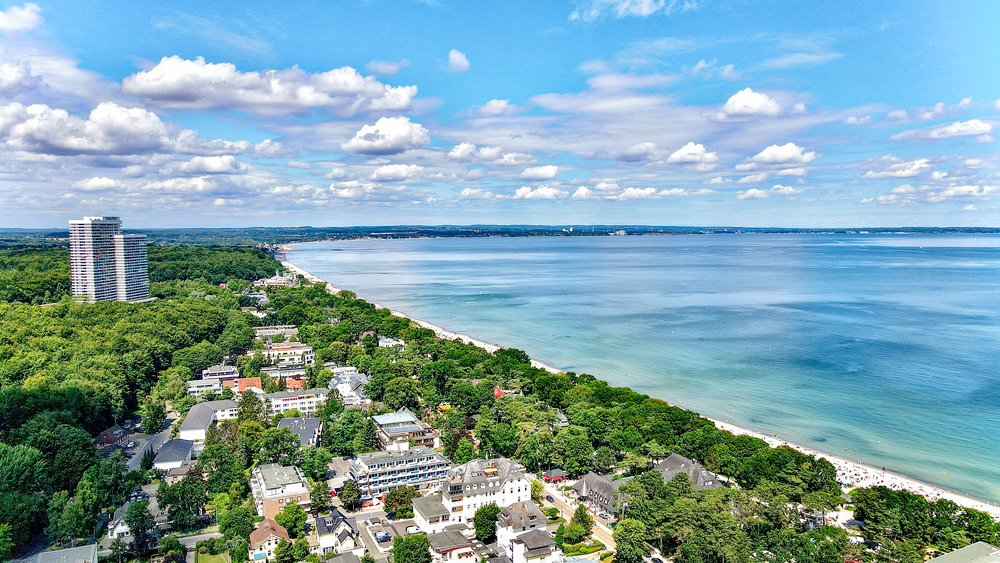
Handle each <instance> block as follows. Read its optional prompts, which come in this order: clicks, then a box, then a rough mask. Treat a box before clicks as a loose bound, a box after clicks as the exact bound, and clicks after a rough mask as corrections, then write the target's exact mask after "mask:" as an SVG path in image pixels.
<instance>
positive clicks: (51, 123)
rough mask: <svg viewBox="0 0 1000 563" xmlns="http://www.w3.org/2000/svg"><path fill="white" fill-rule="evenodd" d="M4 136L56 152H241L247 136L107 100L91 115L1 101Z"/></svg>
mask: <svg viewBox="0 0 1000 563" xmlns="http://www.w3.org/2000/svg"><path fill="white" fill-rule="evenodd" d="M0 142H2V144H3V146H5V147H7V148H8V149H11V150H18V151H28V152H33V153H42V154H53V155H73V154H142V153H149V152H157V151H160V152H174V151H176V152H183V153H188V154H240V153H242V152H245V151H246V150H247V148H248V147H249V143H247V142H246V141H239V142H230V141H226V140H223V139H217V140H215V141H208V140H205V139H202V138H200V137H198V134H197V133H196V132H195V131H191V130H190V129H179V128H177V127H174V126H170V125H169V124H167V123H164V122H163V121H161V120H160V118H159V117H157V115H156V114H155V113H153V112H151V111H148V110H144V109H142V108H125V107H122V106H119V105H118V104H115V103H113V102H105V103H102V104H100V105H98V106H97V107H96V108H94V109H93V110H92V111H91V112H90V115H89V116H88V119H81V118H79V117H77V116H75V115H70V114H69V112H67V111H65V110H62V109H54V108H50V107H49V106H47V105H44V104H34V105H31V106H24V105H23V104H19V103H12V104H8V105H6V106H0Z"/></svg>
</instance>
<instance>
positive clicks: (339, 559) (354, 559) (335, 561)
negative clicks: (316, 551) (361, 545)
mask: <svg viewBox="0 0 1000 563" xmlns="http://www.w3.org/2000/svg"><path fill="white" fill-rule="evenodd" d="M326 563H361V558H360V557H358V556H357V555H354V554H353V553H345V554H344V555H338V556H336V557H332V558H330V559H327V560H326Z"/></svg>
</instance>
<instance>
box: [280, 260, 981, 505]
mask: <svg viewBox="0 0 1000 563" xmlns="http://www.w3.org/2000/svg"><path fill="white" fill-rule="evenodd" d="M291 246H292V245H291V244H289V245H281V248H282V249H283V250H285V251H288V250H290V247H291ZM281 264H282V266H284V267H285V268H287V269H288V270H290V271H292V272H295V273H296V274H301V275H302V276H303V277H305V278H306V279H308V280H309V281H311V282H313V283H325V284H327V291H328V292H330V293H334V294H335V293H337V292H339V291H341V288H337V287H334V286H332V285H331V284H329V283H328V282H326V281H325V280H323V279H321V278H319V277H318V276H315V275H313V274H312V273H310V272H308V271H306V270H304V269H302V268H300V267H298V266H296V265H295V264H292V263H291V262H289V261H288V260H287V258H286V259H285V260H281ZM373 305H375V307H377V308H380V309H389V312H390V313H392V314H393V315H396V316H399V317H403V318H406V319H409V320H411V321H413V322H415V323H417V324H418V325H420V326H421V327H423V328H428V329H431V330H433V331H434V333H435V334H436V335H437V336H438V337H440V338H446V339H448V340H460V341H462V342H465V343H467V344H473V345H475V346H478V347H480V348H483V349H485V350H487V351H488V352H495V351H496V350H498V349H500V346H498V345H496V344H490V343H487V342H483V341H481V340H477V339H474V338H471V337H469V336H466V335H464V334H459V333H455V332H451V331H448V330H446V329H444V328H442V327H439V326H437V325H433V324H431V323H428V322H425V321H422V320H420V319H415V318H413V317H410V316H409V315H406V314H405V313H401V312H399V311H395V310H393V309H391V308H388V307H383V306H381V305H379V304H377V303H373ZM531 365H532V366H533V367H536V368H540V369H544V370H546V371H549V372H551V373H561V372H562V370H559V369H556V368H554V367H552V366H549V365H547V364H545V363H542V362H540V361H538V360H535V359H532V360H531ZM664 400H666V399H664ZM667 402H668V403H669V401H667ZM669 404H672V403H669ZM681 408H683V407H681ZM699 414H700V413H699ZM700 416H702V417H703V418H706V419H707V420H710V421H712V423H714V424H715V426H716V427H717V428H719V429H720V430H725V431H727V432H730V433H732V434H735V435H747V436H752V437H754V438H759V439H761V440H764V441H765V442H767V443H768V444H769V445H770V446H772V447H777V446H787V447H790V448H792V449H795V450H797V451H800V452H802V453H804V454H807V455H812V456H815V457H818V458H823V459H826V460H828V461H829V462H830V463H832V464H833V466H834V467H835V468H836V469H837V481H838V482H840V483H841V485H842V486H843V487H844V489H845V491H849V490H851V489H854V488H858V487H870V486H878V485H882V486H886V487H889V488H891V489H895V490H906V491H909V492H911V493H914V494H918V495H921V496H923V497H925V498H927V499H928V500H929V501H935V500H939V499H942V498H943V499H948V500H950V501H952V502H954V503H955V504H957V505H959V506H962V507H965V508H972V509H975V510H980V511H983V512H986V513H988V514H989V515H990V516H991V517H993V518H994V519H1000V506H997V505H994V504H991V503H988V502H985V501H982V500H979V499H976V498H973V497H970V496H967V495H963V494H961V493H957V492H954V491H950V490H946V489H943V488H941V487H937V486H934V485H930V484H928V483H924V482H921V481H918V480H916V479H912V478H909V477H904V476H902V475H899V474H897V473H893V472H891V471H883V470H882V469H879V468H876V467H873V466H870V465H865V464H863V463H859V462H856V461H852V460H848V459H845V458H842V457H839V456H835V455H833V454H830V453H827V452H822V451H818V450H814V449H812V448H808V447H805V446H802V445H800V444H795V443H793V442H788V441H786V440H782V439H780V438H776V437H774V436H769V435H766V434H762V433H760V432H756V431H754V430H750V429H748V428H744V427H741V426H737V425H735V424H732V423H730V422H727V421H723V420H718V419H715V418H711V417H708V416H705V415H701V414H700Z"/></svg>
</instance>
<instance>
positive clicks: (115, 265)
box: [69, 217, 149, 302]
mask: <svg viewBox="0 0 1000 563" xmlns="http://www.w3.org/2000/svg"><path fill="white" fill-rule="evenodd" d="M69 256H70V258H69V262H70V282H71V285H72V293H73V296H74V297H77V298H79V299H83V300H86V301H90V302H95V301H114V300H118V301H138V300H142V299H148V298H149V272H148V264H147V261H146V235H126V234H122V222H121V219H119V218H118V217H84V218H83V219H81V220H78V221H70V222H69Z"/></svg>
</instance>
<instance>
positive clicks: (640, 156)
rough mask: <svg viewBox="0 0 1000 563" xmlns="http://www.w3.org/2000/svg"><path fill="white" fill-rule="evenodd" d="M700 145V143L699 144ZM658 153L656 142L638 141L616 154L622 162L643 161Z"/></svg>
mask: <svg viewBox="0 0 1000 563" xmlns="http://www.w3.org/2000/svg"><path fill="white" fill-rule="evenodd" d="M699 146H700V145H699ZM655 155H656V143H649V142H646V143H636V144H634V145H632V146H630V147H628V148H626V149H625V150H623V151H620V152H619V153H618V154H616V155H615V158H616V159H618V160H621V161H622V162H642V161H646V160H651V159H652V158H653V157H654V156H655Z"/></svg>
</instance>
